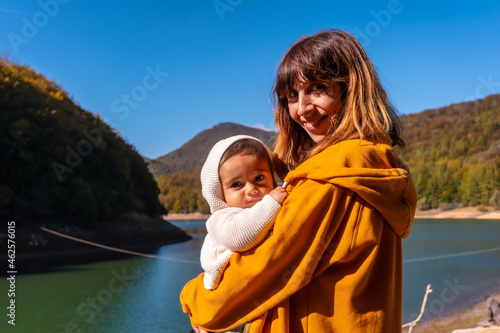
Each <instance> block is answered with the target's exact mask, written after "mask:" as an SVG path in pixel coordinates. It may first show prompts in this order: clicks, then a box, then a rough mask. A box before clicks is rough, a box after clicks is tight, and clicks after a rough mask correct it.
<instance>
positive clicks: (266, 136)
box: [145, 123, 274, 178]
mask: <svg viewBox="0 0 500 333" xmlns="http://www.w3.org/2000/svg"><path fill="white" fill-rule="evenodd" d="M240 134H244V135H250V136H253V137H256V138H258V139H259V140H262V142H264V143H265V144H266V145H267V146H268V147H270V148H272V146H273V136H274V132H272V131H265V130H262V129H258V128H253V127H247V126H243V125H238V124H234V123H220V124H218V125H215V126H214V127H212V128H209V129H206V130H204V131H202V132H200V133H199V134H197V135H196V136H195V137H194V138H192V139H191V140H189V141H188V142H186V143H185V144H183V145H182V146H181V147H180V148H178V149H176V150H174V151H173V152H170V153H168V154H166V155H163V156H160V157H158V158H156V159H151V160H150V159H146V158H145V161H146V162H147V163H148V165H149V170H150V172H151V173H152V174H153V176H154V177H155V178H157V177H159V176H161V175H167V174H171V173H173V172H176V171H180V170H187V169H192V168H195V167H198V166H201V165H203V163H204V162H205V159H206V158H207V156H208V153H209V152H210V149H212V147H213V145H214V144H215V143H217V142H218V141H220V140H222V139H225V138H227V137H230V136H233V135H240Z"/></svg>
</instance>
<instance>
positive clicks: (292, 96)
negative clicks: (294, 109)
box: [287, 91, 299, 102]
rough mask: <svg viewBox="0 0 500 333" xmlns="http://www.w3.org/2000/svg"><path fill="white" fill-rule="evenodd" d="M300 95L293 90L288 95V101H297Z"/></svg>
mask: <svg viewBox="0 0 500 333" xmlns="http://www.w3.org/2000/svg"><path fill="white" fill-rule="evenodd" d="M298 96H299V94H298V93H297V92H296V91H291V92H290V93H289V94H288V96H287V98H288V102H295V101H296V100H297V97H298Z"/></svg>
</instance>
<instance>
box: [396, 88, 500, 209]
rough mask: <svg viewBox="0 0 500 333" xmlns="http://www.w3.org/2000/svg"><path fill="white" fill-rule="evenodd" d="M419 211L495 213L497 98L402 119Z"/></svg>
mask: <svg viewBox="0 0 500 333" xmlns="http://www.w3.org/2000/svg"><path fill="white" fill-rule="evenodd" d="M402 122H403V124H404V126H405V128H406V130H405V132H404V137H405V140H406V143H407V147H406V149H404V150H398V154H399V156H400V157H401V159H402V160H403V161H405V162H406V163H407V164H408V165H409V166H410V168H411V171H412V174H413V178H414V181H415V185H416V188H417V192H418V195H419V198H420V202H419V208H422V209H425V208H436V207H438V206H439V205H443V204H444V206H445V207H446V206H449V205H454V204H457V203H458V204H463V205H465V206H476V205H492V206H495V207H498V209H500V191H499V190H500V94H497V95H490V96H486V97H485V98H483V99H478V100H475V101H470V102H463V103H458V104H452V105H449V106H446V107H441V108H437V109H431V110H425V111H423V112H420V113H416V114H410V115H405V116H403V117H402Z"/></svg>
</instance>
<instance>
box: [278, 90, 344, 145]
mask: <svg viewBox="0 0 500 333" xmlns="http://www.w3.org/2000/svg"><path fill="white" fill-rule="evenodd" d="M287 98H288V110H289V112H290V116H291V117H292V119H293V120H294V121H295V122H296V123H297V124H299V125H300V126H302V128H304V129H305V131H306V132H307V134H309V136H310V137H311V139H312V140H313V141H314V142H316V143H320V142H322V141H323V140H325V139H326V137H327V135H328V134H329V133H331V131H332V130H333V128H332V126H333V125H332V124H334V123H335V121H334V120H335V118H336V117H338V115H339V114H340V112H341V108H342V100H341V90H340V86H339V85H338V84H333V85H329V84H327V83H324V82H319V81H316V82H310V81H306V82H296V83H295V85H294V87H293V90H292V91H290V93H289V94H288V96H287Z"/></svg>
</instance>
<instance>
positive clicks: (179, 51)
mask: <svg viewBox="0 0 500 333" xmlns="http://www.w3.org/2000/svg"><path fill="white" fill-rule="evenodd" d="M499 18H500V2H498V1H494V0H491V1H481V0H478V1H439V2H438V1H435V0H434V1H425V0H388V1H386V0H382V1H351V2H348V1H308V2H306V1H250V0H216V1H214V0H197V1H159V0H152V1H126V0H124V1H96V0H86V1H83V0H41V1H27V0H18V1H5V0H0V22H1V24H0V53H1V54H2V55H4V56H8V57H9V58H10V59H12V60H14V61H16V62H18V63H21V64H26V65H28V66H30V67H32V68H34V69H35V70H36V71H38V72H41V73H43V74H45V75H46V76H47V77H48V78H49V79H53V80H55V81H56V82H57V83H58V84H59V85H61V86H62V87H63V88H64V89H65V90H66V91H68V92H69V94H70V95H72V96H73V99H74V100H75V101H76V102H77V103H79V104H80V105H81V106H82V107H83V108H84V109H86V110H89V111H91V112H94V113H99V114H100V115H101V117H102V118H103V119H104V120H105V121H106V122H108V123H109V124H110V125H111V126H113V127H114V128H116V129H117V130H118V132H119V133H120V134H121V135H122V136H123V137H124V138H125V139H126V140H127V141H128V142H130V143H132V144H133V145H134V146H135V147H136V148H137V150H138V151H139V153H141V154H142V155H144V156H146V157H149V158H156V157H159V156H161V155H163V154H166V153H168V152H170V151H173V150H175V149H177V148H179V147H180V146H181V145H182V144H184V143H185V142H187V141H189V140H190V139H191V138H192V137H194V136H195V135H196V134H197V133H199V132H201V131H202V130H204V129H207V128H210V127H213V126H214V125H216V124H218V123H221V122H228V121H230V122H235V123H238V124H242V125H247V126H255V127H261V128H268V129H273V130H274V125H273V107H272V103H271V88H272V84H273V80H274V75H275V70H276V67H277V65H278V63H279V60H280V58H281V56H282V55H283V53H284V52H285V51H286V49H287V48H288V47H289V46H290V45H291V44H292V43H293V42H294V41H295V40H297V39H298V38H300V37H301V36H303V35H306V34H313V33H315V32H317V31H320V30H324V29H328V28H338V29H343V30H346V31H349V32H351V33H353V34H354V35H356V36H357V37H358V39H359V40H360V41H361V43H362V44H363V46H364V47H365V49H366V51H367V53H368V55H369V56H370V58H371V59H372V61H373V62H374V64H375V66H376V68H377V70H378V72H379V75H380V77H381V79H382V82H383V84H384V86H385V88H386V90H387V91H388V93H389V96H390V99H391V101H392V103H393V104H394V105H395V106H396V107H397V108H398V109H399V111H400V113H402V114H407V113H416V112H420V111H423V110H425V109H429V108H436V107H441V106H445V105H449V104H453V103H459V102H462V101H466V100H473V99H477V98H482V97H484V96H486V95H489V94H492V93H500V63H499V61H498V59H499V55H500V20H499Z"/></svg>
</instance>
